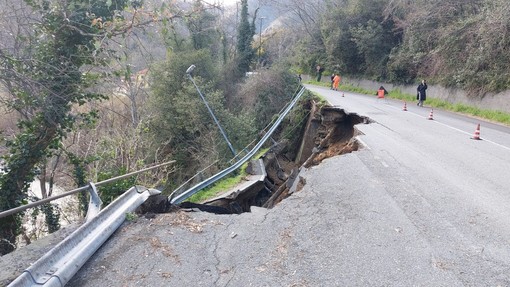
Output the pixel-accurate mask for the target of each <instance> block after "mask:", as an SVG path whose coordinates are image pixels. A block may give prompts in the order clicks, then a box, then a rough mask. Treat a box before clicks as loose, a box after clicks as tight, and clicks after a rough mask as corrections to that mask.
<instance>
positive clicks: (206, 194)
mask: <svg viewBox="0 0 510 287" xmlns="http://www.w3.org/2000/svg"><path fill="white" fill-rule="evenodd" d="M267 150H268V149H267V148H266V149H262V150H260V151H259V152H258V153H257V154H256V155H255V156H254V157H253V159H259V158H260V157H261V156H262V155H263V154H265V153H266V152H267ZM247 167H248V162H246V163H244V164H243V165H242V166H241V167H240V168H239V172H238V173H237V175H235V176H229V177H226V178H224V179H222V180H220V181H218V182H216V183H215V184H214V185H212V186H211V187H207V188H204V189H203V190H201V191H199V192H197V193H195V194H193V195H192V196H191V197H190V198H188V201H190V202H195V203H201V202H204V201H206V200H208V199H211V198H214V197H216V196H218V195H219V194H221V193H222V192H224V191H226V190H229V189H231V188H233V187H234V186H236V185H238V184H239V183H240V182H242V181H243V178H244V177H246V176H247V173H246V168H247Z"/></svg>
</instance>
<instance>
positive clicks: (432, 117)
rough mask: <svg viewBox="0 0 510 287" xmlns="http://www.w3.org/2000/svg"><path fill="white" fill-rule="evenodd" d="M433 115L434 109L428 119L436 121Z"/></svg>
mask: <svg viewBox="0 0 510 287" xmlns="http://www.w3.org/2000/svg"><path fill="white" fill-rule="evenodd" d="M433 113H434V109H430V114H429V118H428V119H429V120H433V119H434V116H433Z"/></svg>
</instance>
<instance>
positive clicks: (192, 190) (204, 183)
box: [168, 87, 305, 204]
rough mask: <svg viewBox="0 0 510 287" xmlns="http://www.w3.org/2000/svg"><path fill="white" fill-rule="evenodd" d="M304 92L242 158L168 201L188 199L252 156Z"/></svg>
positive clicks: (301, 91)
mask: <svg viewBox="0 0 510 287" xmlns="http://www.w3.org/2000/svg"><path fill="white" fill-rule="evenodd" d="M304 92H305V87H302V88H301V90H299V92H298V93H297V95H296V96H295V97H294V99H293V100H292V102H291V103H290V104H289V105H288V106H287V108H285V110H284V111H283V112H282V113H281V114H280V116H279V117H278V119H277V120H276V122H275V123H274V124H273V126H272V127H271V128H270V129H269V131H268V132H267V133H266V134H265V135H264V136H263V137H262V139H261V140H260V141H259V142H258V143H257V144H256V145H255V147H253V149H251V151H249V152H248V154H246V155H245V156H244V157H243V158H241V159H240V160H239V161H238V162H236V163H234V164H233V165H232V166H230V167H228V168H226V169H224V170H222V171H220V172H219V173H217V174H215V175H213V176H211V177H209V178H208V179H206V180H204V181H202V182H200V183H198V184H196V185H194V186H193V187H191V188H189V189H188V190H186V191H184V192H183V193H181V194H179V195H177V196H175V197H173V196H172V195H170V196H169V197H168V201H169V202H170V203H171V204H179V203H181V202H183V201H184V200H186V199H188V198H189V197H190V196H192V195H193V194H195V193H197V192H198V191H200V190H201V189H203V188H205V187H207V186H209V185H211V184H213V183H215V182H216V181H218V180H220V179H222V178H223V177H225V176H226V175H228V174H230V173H231V172H233V171H235V170H236V169H238V168H239V167H241V165H243V164H244V163H245V162H247V161H248V160H249V159H250V158H252V157H253V156H254V155H255V153H257V151H258V150H259V149H260V148H261V147H262V145H263V144H264V143H265V142H266V141H267V140H268V139H269V138H270V137H271V135H272V134H273V132H274V131H275V130H276V128H278V126H279V125H280V123H281V122H282V120H283V119H284V118H285V117H286V116H287V114H288V113H289V112H290V110H291V109H292V108H293V107H294V105H295V104H296V103H297V101H298V100H299V98H301V96H302V95H303V93H304Z"/></svg>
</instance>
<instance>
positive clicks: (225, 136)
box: [187, 73, 237, 157]
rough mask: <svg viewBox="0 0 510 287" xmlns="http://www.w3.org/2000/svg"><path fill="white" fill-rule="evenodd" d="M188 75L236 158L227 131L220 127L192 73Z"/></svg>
mask: <svg viewBox="0 0 510 287" xmlns="http://www.w3.org/2000/svg"><path fill="white" fill-rule="evenodd" d="M187 75H188V78H189V79H190V80H191V82H192V83H193V85H194V86H195V88H196V89H197V91H198V94H199V95H200V98H201V99H202V101H203V102H204V104H205V106H206V107H207V110H208V111H209V114H211V117H212V118H213V120H214V122H215V123H216V125H217V126H218V129H219V130H220V133H221V135H222V136H223V138H224V139H225V141H226V142H227V145H228V147H229V148H230V151H231V152H232V154H233V155H234V157H235V156H236V155H237V153H236V150H235V149H234V147H233V146H232V144H231V143H230V141H229V140H228V138H227V134H226V133H225V131H224V130H223V128H222V127H221V125H220V122H219V121H218V119H217V118H216V117H215V116H214V113H213V111H212V110H211V107H209V104H208V103H207V100H206V99H205V97H204V96H203V95H202V92H201V91H200V89H199V88H198V86H197V84H196V83H195V80H194V79H193V77H192V76H191V74H190V73H188V74H187Z"/></svg>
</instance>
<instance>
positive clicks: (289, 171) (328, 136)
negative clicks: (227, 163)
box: [140, 104, 371, 214]
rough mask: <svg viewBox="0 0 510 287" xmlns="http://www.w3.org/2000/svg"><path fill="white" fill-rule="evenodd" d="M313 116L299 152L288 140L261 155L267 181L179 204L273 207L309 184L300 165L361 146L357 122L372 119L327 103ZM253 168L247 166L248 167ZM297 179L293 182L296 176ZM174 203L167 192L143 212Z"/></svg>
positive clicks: (224, 209)
mask: <svg viewBox="0 0 510 287" xmlns="http://www.w3.org/2000/svg"><path fill="white" fill-rule="evenodd" d="M310 110H311V113H310V116H309V119H308V121H307V122H306V127H305V128H304V129H303V130H304V133H303V135H302V136H301V140H300V148H299V152H297V153H296V152H290V151H291V150H296V149H295V148H292V147H291V146H290V143H289V142H288V141H286V140H281V141H279V142H277V143H276V144H274V145H273V146H272V147H271V148H270V149H269V151H268V152H267V153H266V154H265V155H264V156H263V157H262V159H263V163H264V166H265V169H266V173H267V177H266V179H265V181H264V182H263V184H262V183H260V184H256V185H254V186H252V187H250V188H247V189H246V190H244V191H243V192H242V193H235V194H234V195H232V194H230V195H228V196H225V197H223V198H219V199H215V200H212V201H210V202H207V203H206V204H196V203H190V202H183V203H181V204H180V205H179V207H178V208H185V209H198V210H201V211H206V212H213V213H217V214H233V213H237V214H239V213H242V212H250V207H251V206H261V207H266V208H272V207H273V206H275V205H276V204H278V203H279V202H281V201H282V200H283V199H285V198H287V197H288V196H290V195H291V194H292V193H293V192H296V191H299V190H301V189H302V188H303V186H304V185H305V184H306V182H305V181H304V179H303V178H298V174H299V170H300V168H301V167H305V168H309V167H311V166H313V165H318V164H320V163H321V162H322V161H323V160H324V159H326V158H330V157H333V156H337V155H342V154H346V153H351V152H353V151H356V150H358V149H359V148H360V144H359V143H358V141H357V140H356V136H357V135H359V134H360V132H359V131H358V130H357V129H356V127H355V125H357V124H361V123H364V124H368V123H370V122H371V121H370V119H369V118H366V117H362V116H359V115H357V114H351V113H346V112H345V111H344V110H343V109H340V108H335V107H330V106H325V107H322V108H321V109H317V107H316V106H315V104H312V105H311V106H310ZM250 169H251V168H249V169H248V171H249V170H250ZM296 179H298V182H296V184H294V182H295V180H296ZM172 208H176V207H172V206H170V204H169V203H168V201H167V200H166V197H165V196H160V197H155V198H152V199H150V200H148V201H147V202H146V203H145V204H144V205H142V207H141V208H140V212H142V213H146V212H149V214H150V213H161V212H169V211H171V210H172Z"/></svg>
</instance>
